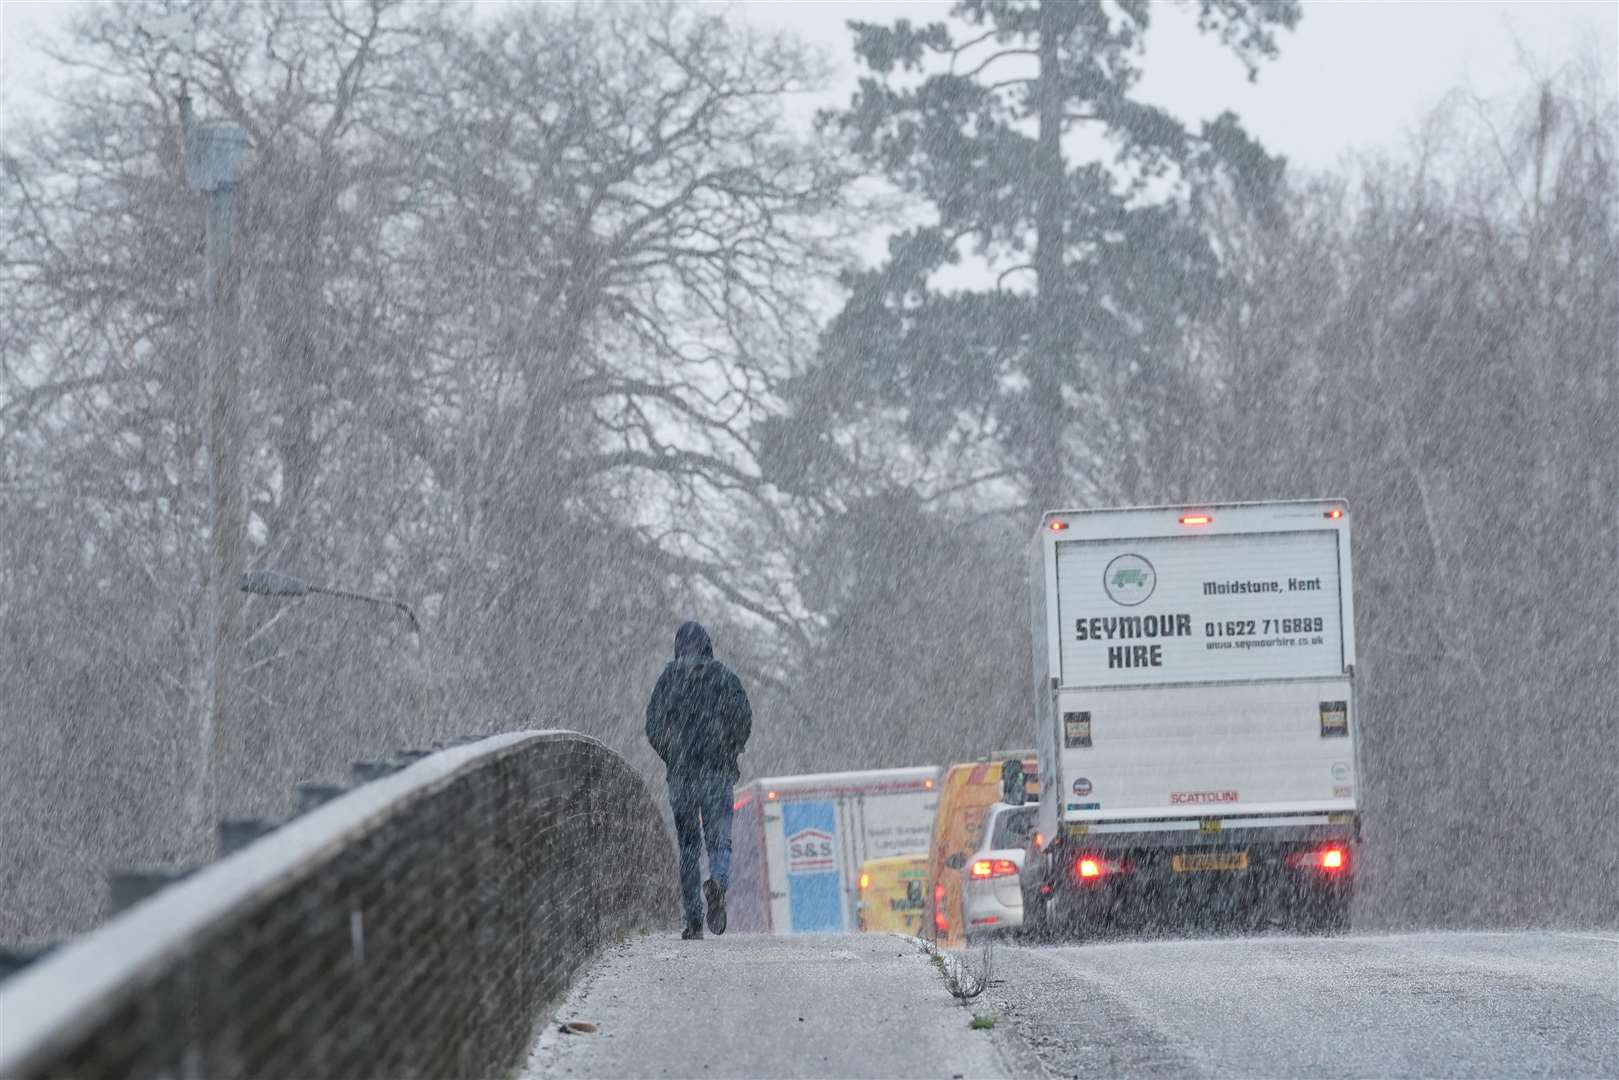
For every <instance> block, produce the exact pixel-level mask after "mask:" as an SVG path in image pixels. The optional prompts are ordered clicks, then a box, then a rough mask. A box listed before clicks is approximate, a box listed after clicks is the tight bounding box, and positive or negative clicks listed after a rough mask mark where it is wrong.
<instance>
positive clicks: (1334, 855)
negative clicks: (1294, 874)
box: [1287, 844, 1349, 874]
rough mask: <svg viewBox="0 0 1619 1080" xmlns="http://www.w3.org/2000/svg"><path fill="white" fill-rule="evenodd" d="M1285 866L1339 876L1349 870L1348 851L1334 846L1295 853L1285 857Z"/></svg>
mask: <svg viewBox="0 0 1619 1080" xmlns="http://www.w3.org/2000/svg"><path fill="white" fill-rule="evenodd" d="M1287 865H1288V866H1289V867H1291V868H1292V869H1294V870H1319V871H1321V872H1322V873H1324V874H1341V873H1343V872H1344V871H1345V870H1348V869H1349V849H1348V848H1346V847H1342V846H1340V845H1337V844H1334V845H1332V846H1330V847H1324V848H1319V849H1317V850H1315V851H1295V852H1293V854H1291V855H1289V856H1288V857H1287Z"/></svg>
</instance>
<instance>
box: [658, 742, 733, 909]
mask: <svg viewBox="0 0 1619 1080" xmlns="http://www.w3.org/2000/svg"><path fill="white" fill-rule="evenodd" d="M669 807H670V809H672V810H673V811H674V812H675V839H676V841H678V842H679V844H680V906H681V907H682V908H684V909H685V912H686V921H687V922H688V923H695V922H702V921H703V893H702V889H701V885H702V878H701V875H700V874H699V873H698V856H699V852H700V851H701V850H702V847H703V841H704V840H705V839H706V840H707V841H708V876H709V877H710V878H712V879H713V880H714V881H715V882H716V883H718V885H719V887H720V888H721V889H724V888H725V887H726V886H727V885H728V884H729V883H730V878H731V781H730V779H729V778H728V777H726V776H725V775H723V774H721V773H699V774H697V775H695V776H671V777H669Z"/></svg>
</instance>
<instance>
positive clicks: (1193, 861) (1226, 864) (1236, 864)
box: [1170, 851, 1248, 874]
mask: <svg viewBox="0 0 1619 1080" xmlns="http://www.w3.org/2000/svg"><path fill="white" fill-rule="evenodd" d="M1170 865H1171V866H1173V867H1174V868H1175V873H1177V874H1195V873H1197V872H1199V871H1202V870H1246V869H1248V853H1247V852H1246V851H1222V852H1217V853H1213V854H1207V853H1204V854H1187V855H1176V856H1175V857H1174V858H1173V859H1171V860H1170Z"/></svg>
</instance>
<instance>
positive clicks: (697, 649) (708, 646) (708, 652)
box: [675, 622, 714, 660]
mask: <svg viewBox="0 0 1619 1080" xmlns="http://www.w3.org/2000/svg"><path fill="white" fill-rule="evenodd" d="M713 655H714V645H713V643H712V642H710V641H709V640H708V631H707V630H704V629H703V625H702V623H698V622H683V623H681V624H680V629H679V630H676V631H675V659H676V660H680V659H682V658H684V657H697V656H701V657H712V656H713Z"/></svg>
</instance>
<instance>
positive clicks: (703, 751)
mask: <svg viewBox="0 0 1619 1080" xmlns="http://www.w3.org/2000/svg"><path fill="white" fill-rule="evenodd" d="M752 730H753V707H752V706H751V705H749V704H748V695H747V692H746V691H745V690H743V689H742V680H741V679H738V678H737V677H736V674H735V673H734V672H732V671H731V669H730V668H728V667H726V666H725V665H724V664H722V663H720V662H719V661H718V660H716V659H714V646H713V644H712V643H711V642H710V641H709V638H708V631H706V630H704V629H703V628H702V626H701V625H699V624H698V623H695V622H686V623H682V624H681V626H680V629H679V630H677V631H675V658H674V659H673V660H671V661H670V662H669V663H668V665H667V666H666V667H664V669H663V674H662V675H660V676H658V685H657V686H656V687H654V688H653V690H652V700H651V701H648V702H647V706H646V737H647V741H648V742H650V743H651V744H652V749H654V750H656V751H657V752H658V756H659V757H660V758H662V759H663V763H664V766H665V767H666V768H667V770H668V780H669V806H670V808H671V809H672V810H673V811H674V815H675V838H676V840H677V841H678V842H679V844H680V903H681V907H682V908H683V909H684V911H685V915H686V928H685V929H684V930H683V931H681V934H680V936H681V937H682V938H684V939H686V940H688V941H689V940H693V939H701V938H702V936H703V915H704V902H705V901H706V902H707V915H708V928H709V930H710V931H712V932H713V933H716V934H723V933H725V887H726V884H727V883H728V882H729V880H730V872H731V791H732V789H733V788H734V787H735V786H736V782H737V780H738V779H740V778H741V775H742V773H741V770H740V769H739V768H738V767H737V757H738V756H739V755H740V754H741V753H742V751H743V749H744V748H745V747H746V746H747V744H748V735H749V734H750V733H751V732H752ZM705 842H706V847H707V849H708V880H707V881H702V882H701V890H700V891H699V888H698V886H699V882H700V879H701V875H700V873H699V869H698V859H699V855H700V853H701V851H702V849H703V847H704V846H705Z"/></svg>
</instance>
